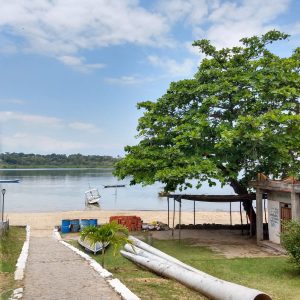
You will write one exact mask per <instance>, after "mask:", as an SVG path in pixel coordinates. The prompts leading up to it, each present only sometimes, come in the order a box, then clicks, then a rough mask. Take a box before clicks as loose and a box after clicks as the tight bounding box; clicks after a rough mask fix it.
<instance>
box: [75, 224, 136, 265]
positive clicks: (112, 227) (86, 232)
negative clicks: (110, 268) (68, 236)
mask: <svg viewBox="0 0 300 300" xmlns="http://www.w3.org/2000/svg"><path fill="white" fill-rule="evenodd" d="M80 235H81V238H82V239H83V240H84V239H88V241H89V242H90V243H91V244H92V245H95V244H96V243H97V242H100V243H102V245H103V247H102V258H101V265H102V267H104V257H105V247H104V245H106V244H108V243H109V244H111V245H112V246H113V247H114V253H113V254H114V255H116V252H117V250H118V249H119V248H120V247H122V246H123V245H124V244H126V243H130V241H129V240H128V229H127V228H126V227H124V226H123V225H120V224H117V223H116V222H112V223H107V224H104V225H102V226H101V227H95V226H87V227H85V228H84V229H83V230H82V232H81V234H80Z"/></svg>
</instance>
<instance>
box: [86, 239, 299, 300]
mask: <svg viewBox="0 0 300 300" xmlns="http://www.w3.org/2000/svg"><path fill="white" fill-rule="evenodd" d="M153 246H154V247H156V248H158V249H160V250H162V251H164V252H166V253H168V254H170V255H172V256H174V257H176V258H178V259H180V260H181V261H183V262H185V263H187V264H189V265H191V266H193V267H195V268H198V269H199V270H201V271H204V272H206V273H209V274H211V275H213V276H216V277H218V278H221V279H224V280H228V281H232V282H235V283H238V284H242V285H245V286H248V287H251V288H255V289H259V290H261V291H263V292H265V293H267V294H269V295H270V296H271V297H272V299H274V300H286V299H289V300H299V299H300V270H299V269H298V270H297V269H296V268H295V267H294V266H293V265H291V264H290V263H289V262H288V259H287V258H286V257H266V258H235V259H227V258H224V257H223V256H221V255H219V254H216V253H214V252H212V251H211V250H209V249H208V248H206V247H201V246H194V245H193V244H192V240H184V241H182V242H181V244H179V243H178V241H177V240H169V241H161V240H156V239H153ZM112 252H113V251H112V247H110V248H109V249H108V250H107V254H106V266H105V267H106V269H107V270H109V271H110V272H111V273H113V274H114V276H115V277H116V278H119V279H120V280H121V281H122V282H123V283H124V284H125V285H126V286H127V287H128V288H129V289H131V290H132V291H133V292H134V293H136V294H137V295H138V296H140V297H141V299H206V298H205V297H203V296H201V295H199V293H197V292H194V291H192V290H190V289H188V288H186V287H184V286H183V285H181V284H179V283H177V282H174V281H173V280H169V279H165V278H161V277H159V276H157V275H155V274H153V273H151V272H149V271H146V270H144V269H141V268H140V267H138V266H136V265H135V264H133V263H131V262H130V261H128V260H126V259H125V258H123V257H122V256H121V255H117V256H115V257H114V256H113V253H112ZM91 256H93V257H94V258H95V259H96V260H97V261H99V262H100V258H101V256H100V255H96V256H94V255H91Z"/></svg>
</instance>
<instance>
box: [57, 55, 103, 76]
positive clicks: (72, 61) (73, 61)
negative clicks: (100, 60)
mask: <svg viewBox="0 0 300 300" xmlns="http://www.w3.org/2000/svg"><path fill="white" fill-rule="evenodd" d="M58 59H59V60H60V61H61V62H62V63H64V64H65V65H67V66H70V67H72V68H74V69H77V70H79V71H81V72H89V71H91V70H95V69H102V68H104V66H105V65H104V64H88V63H85V58H84V57H77V56H70V55H64V56H60V57H59V58H58Z"/></svg>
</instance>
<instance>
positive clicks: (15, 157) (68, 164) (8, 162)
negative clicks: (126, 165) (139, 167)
mask: <svg viewBox="0 0 300 300" xmlns="http://www.w3.org/2000/svg"><path fill="white" fill-rule="evenodd" d="M119 160H120V158H115V157H112V156H106V155H104V156H101V155H82V154H70V155H66V154H55V153H52V154H47V155H41V154H33V153H30V154H25V153H15V152H13V153H9V152H5V153H1V154H0V167H1V168H41V167H44V168H99V167H112V166H113V165H114V164H115V163H116V162H117V161H119Z"/></svg>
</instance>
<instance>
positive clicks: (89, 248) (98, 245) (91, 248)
mask: <svg viewBox="0 0 300 300" xmlns="http://www.w3.org/2000/svg"><path fill="white" fill-rule="evenodd" d="M77 241H78V243H79V244H80V245H81V246H82V247H84V249H85V250H87V251H90V252H93V253H94V254H96V253H98V252H100V251H102V249H103V244H102V243H99V242H98V243H96V244H94V245H92V244H91V243H90V242H89V241H88V240H87V239H85V240H82V239H81V238H80V237H79V238H78V240H77ZM108 245H109V243H105V244H104V248H106V247H107V246H108Z"/></svg>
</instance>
